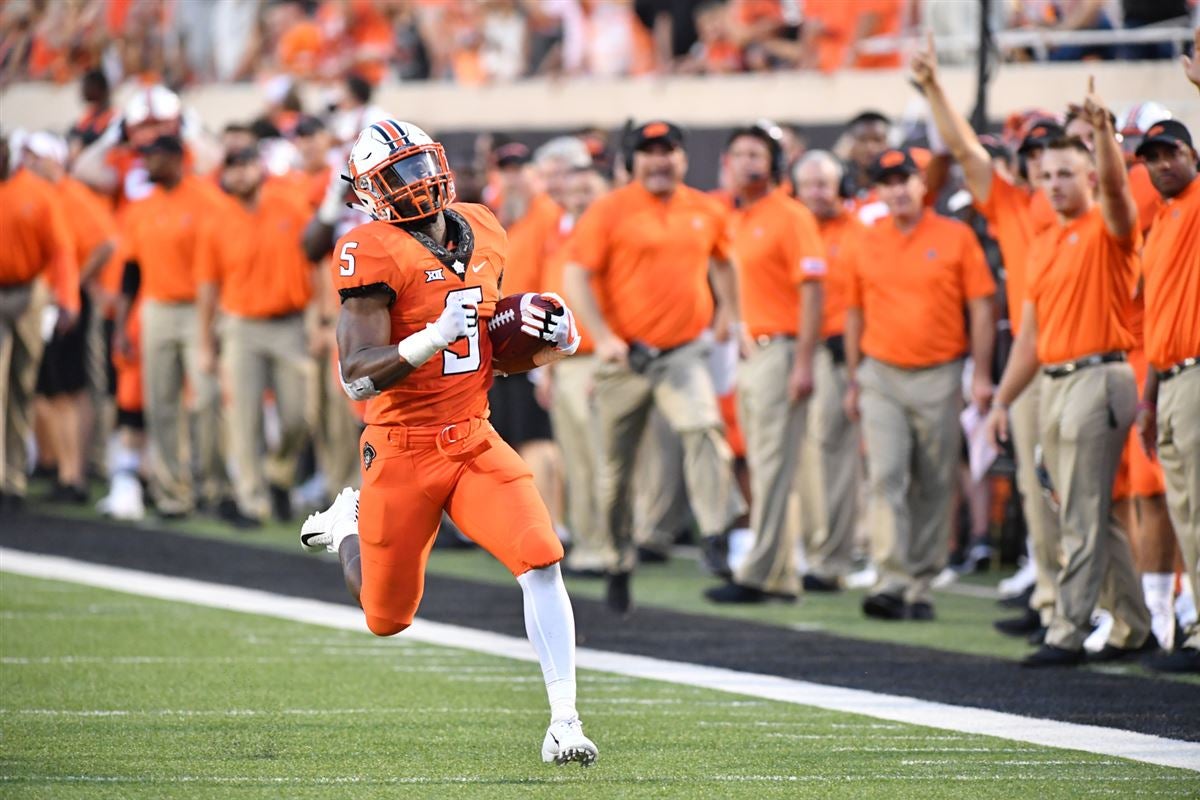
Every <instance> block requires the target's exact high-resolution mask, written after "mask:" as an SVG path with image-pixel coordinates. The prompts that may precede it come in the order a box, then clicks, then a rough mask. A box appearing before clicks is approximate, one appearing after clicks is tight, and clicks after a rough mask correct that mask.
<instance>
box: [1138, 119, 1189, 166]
mask: <svg viewBox="0 0 1200 800" xmlns="http://www.w3.org/2000/svg"><path fill="white" fill-rule="evenodd" d="M1180 143H1183V144H1186V145H1187V146H1188V147H1192V146H1193V145H1192V134H1190V133H1188V129H1187V127H1186V126H1185V125H1184V124H1183V123H1182V122H1180V121H1179V120H1177V119H1164V120H1163V121H1162V122H1156V123H1154V124H1153V125H1151V126H1150V130H1148V131H1146V135H1145V136H1144V137H1143V138H1142V143H1141V144H1139V145H1138V147H1137V150H1136V151H1135V154H1136V155H1137V156H1138V157H1141V155H1142V151H1143V150H1145V149H1146V148H1148V147H1149V146H1150V145H1152V144H1169V145H1172V146H1173V145H1177V144H1180Z"/></svg>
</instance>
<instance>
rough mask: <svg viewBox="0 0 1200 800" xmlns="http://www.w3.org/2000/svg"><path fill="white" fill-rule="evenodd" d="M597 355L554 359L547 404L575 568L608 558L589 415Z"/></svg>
mask: <svg viewBox="0 0 1200 800" xmlns="http://www.w3.org/2000/svg"><path fill="white" fill-rule="evenodd" d="M596 364H597V361H596V357H595V356H592V355H584V356H574V357H572V358H568V359H565V360H563V361H560V362H559V363H557V364H555V365H554V367H553V375H552V378H551V380H553V381H554V392H553V395H552V397H553V399H552V401H551V403H550V424H551V426H552V428H553V430H554V441H555V442H557V443H558V447H559V449H560V450H561V451H562V454H563V466H564V471H565V473H566V476H565V477H566V483H567V524H568V525H569V526H570V528H571V552H570V553H568V554H567V559H566V562H567V566H568V567H569V568H571V569H576V570H602V569H604V568H605V567H607V566H608V564H609V562H610V561H612V559H613V556H612V554H611V553H609V552H608V546H609V542H608V537H606V536H605V535H604V532H603V528H602V527H601V525H600V506H599V502H598V501H599V498H598V497H597V494H596V490H597V481H598V480H599V473H600V440H599V433H598V431H597V430H596V426H595V424H594V422H593V416H592V401H591V396H592V382H593V380H594V379H595V373H596Z"/></svg>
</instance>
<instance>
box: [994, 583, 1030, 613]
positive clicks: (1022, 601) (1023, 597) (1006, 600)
mask: <svg viewBox="0 0 1200 800" xmlns="http://www.w3.org/2000/svg"><path fill="white" fill-rule="evenodd" d="M1031 597H1033V587H1032V586H1030V587H1029V588H1028V589H1026V590H1025V591H1023V592H1021V593H1020V594H1014V595H1013V596H1012V597H1002V598H1000V599H999V600H997V601H996V602H997V603H998V604H1000V605H1002V606H1004V607H1005V608H1029V598H1031Z"/></svg>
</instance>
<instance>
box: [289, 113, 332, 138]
mask: <svg viewBox="0 0 1200 800" xmlns="http://www.w3.org/2000/svg"><path fill="white" fill-rule="evenodd" d="M323 130H325V123H324V122H322V121H321V118H320V117H314V116H313V115H312V114H305V115H303V116H302V117H300V120H299V122H297V123H296V127H295V129H294V132H293V135H294V136H312V135H314V134H317V133H320V132H321V131H323Z"/></svg>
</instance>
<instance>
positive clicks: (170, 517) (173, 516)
mask: <svg viewBox="0 0 1200 800" xmlns="http://www.w3.org/2000/svg"><path fill="white" fill-rule="evenodd" d="M154 516H156V517H158V519H159V521H161V522H179V521H180V520H183V519H187V518H188V516H189V514H188V513H187V512H186V511H161V510H159V509H155V510H154Z"/></svg>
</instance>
